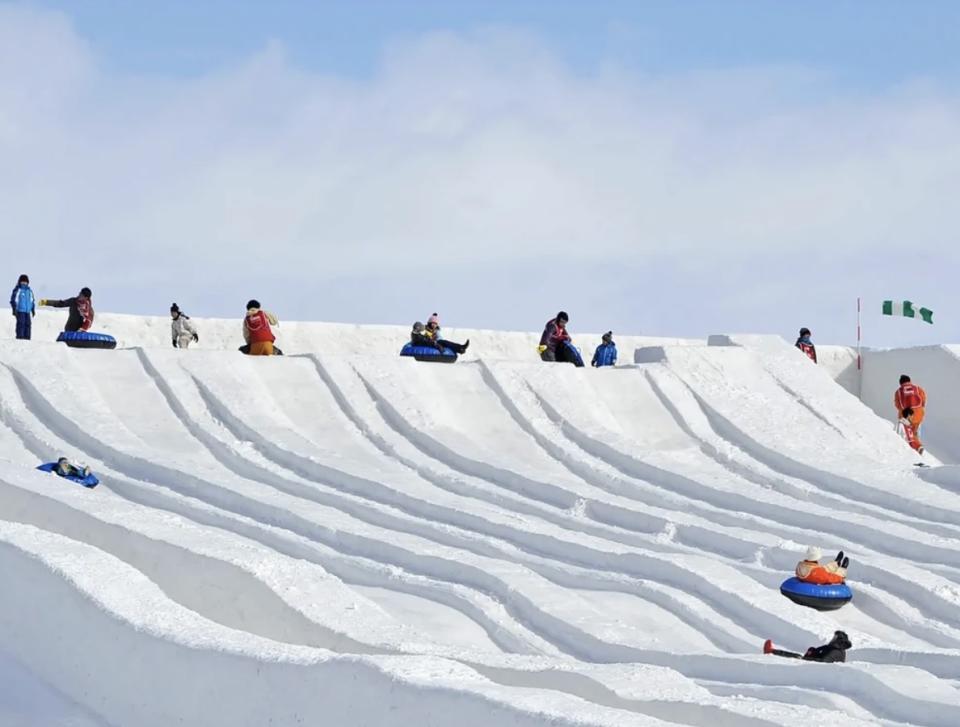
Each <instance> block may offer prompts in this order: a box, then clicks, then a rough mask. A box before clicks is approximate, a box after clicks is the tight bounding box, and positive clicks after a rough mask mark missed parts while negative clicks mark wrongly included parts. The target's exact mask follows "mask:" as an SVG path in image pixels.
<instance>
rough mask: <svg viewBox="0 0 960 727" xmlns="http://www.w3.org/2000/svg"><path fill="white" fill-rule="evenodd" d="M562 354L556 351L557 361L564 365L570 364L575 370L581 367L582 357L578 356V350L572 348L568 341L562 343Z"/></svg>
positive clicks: (574, 347)
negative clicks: (564, 363) (562, 362)
mask: <svg viewBox="0 0 960 727" xmlns="http://www.w3.org/2000/svg"><path fill="white" fill-rule="evenodd" d="M562 345H563V353H560V352H559V351H558V354H560V355H558V356H557V360H558V361H564V362H566V363H572V364H573V365H574V366H576V367H577V368H581V367H582V366H583V356H581V355H580V349H579V348H577V347H576V346H574V345H573V344H572V343H570V341H563V343H562Z"/></svg>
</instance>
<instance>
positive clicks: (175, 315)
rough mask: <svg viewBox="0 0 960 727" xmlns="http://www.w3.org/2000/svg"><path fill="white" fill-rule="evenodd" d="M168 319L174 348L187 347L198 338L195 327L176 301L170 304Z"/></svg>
mask: <svg viewBox="0 0 960 727" xmlns="http://www.w3.org/2000/svg"><path fill="white" fill-rule="evenodd" d="M170 319H171V320H170V334H171V335H172V336H173V347H174V348H187V347H188V346H189V345H190V342H191V341H194V342H197V341H199V340H200V336H199V335H198V334H197V327H196V326H195V325H193V323H192V322H191V321H190V316H188V315H187V314H186V313H184V312H183V311H181V310H180V306H178V305H177V304H176V303H174V304H173V305H171V306H170Z"/></svg>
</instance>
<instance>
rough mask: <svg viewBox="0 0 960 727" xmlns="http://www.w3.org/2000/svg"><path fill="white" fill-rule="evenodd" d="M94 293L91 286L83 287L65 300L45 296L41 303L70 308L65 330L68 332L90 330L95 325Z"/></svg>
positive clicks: (53, 306) (52, 306)
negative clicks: (48, 298) (76, 293)
mask: <svg viewBox="0 0 960 727" xmlns="http://www.w3.org/2000/svg"><path fill="white" fill-rule="evenodd" d="M92 299H93V293H91V292H90V288H86V287H85V288H81V289H80V293H79V294H78V295H76V296H75V297H73V298H65V299H64V300H47V299H46V298H44V299H43V300H41V301H40V305H42V306H43V305H45V306H50V307H51V308H69V309H70V312H69V313H68V314H67V324H66V325H65V326H64V327H63V330H65V331H67V332H68V333H75V332H76V331H88V330H90V326H92V325H93V300H92Z"/></svg>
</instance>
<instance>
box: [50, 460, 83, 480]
mask: <svg viewBox="0 0 960 727" xmlns="http://www.w3.org/2000/svg"><path fill="white" fill-rule="evenodd" d="M53 471H54V472H55V473H56V474H58V475H60V476H61V477H80V478H84V477H88V476H89V475H90V468H89V467H77V466H76V465H75V464H70V460H69V459H67V458H66V457H61V458H60V459H58V460H57V466H56V467H55V468H54V470H53Z"/></svg>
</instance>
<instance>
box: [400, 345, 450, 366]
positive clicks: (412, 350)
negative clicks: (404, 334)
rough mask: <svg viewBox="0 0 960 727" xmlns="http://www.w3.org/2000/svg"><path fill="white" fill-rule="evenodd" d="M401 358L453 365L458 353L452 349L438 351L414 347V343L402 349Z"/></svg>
mask: <svg viewBox="0 0 960 727" xmlns="http://www.w3.org/2000/svg"><path fill="white" fill-rule="evenodd" d="M400 355H401V356H412V357H413V358H415V359H416V360H417V361H438V362H440V363H453V362H454V361H456V360H457V353H456V351H454V350H453V349H452V348H444V349H443V351H442V352H441V351H438V350H437V349H435V348H433V347H432V346H414V345H413V344H412V343H408V344H406V345H405V346H404V347H403V348H401V349H400Z"/></svg>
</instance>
